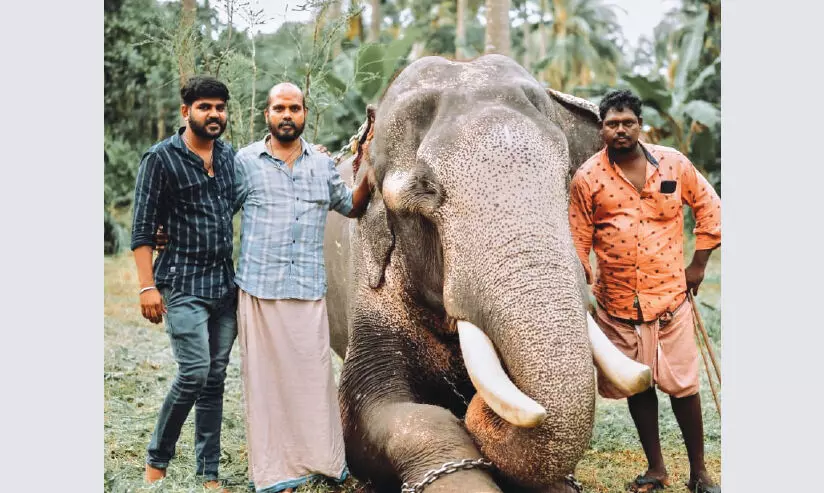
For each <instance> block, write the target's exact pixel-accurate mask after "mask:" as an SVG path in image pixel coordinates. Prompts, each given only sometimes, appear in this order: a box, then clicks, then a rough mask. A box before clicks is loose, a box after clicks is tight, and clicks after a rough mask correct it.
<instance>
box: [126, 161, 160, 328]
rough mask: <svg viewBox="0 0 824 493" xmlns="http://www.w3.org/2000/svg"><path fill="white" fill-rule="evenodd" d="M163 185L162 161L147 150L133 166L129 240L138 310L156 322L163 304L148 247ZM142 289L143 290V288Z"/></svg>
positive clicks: (153, 242) (153, 233) (152, 234)
mask: <svg viewBox="0 0 824 493" xmlns="http://www.w3.org/2000/svg"><path fill="white" fill-rule="evenodd" d="M165 186H166V176H165V174H164V171H163V165H162V163H161V162H160V160H159V159H158V158H157V156H156V155H155V154H154V153H147V154H146V155H144V157H143V160H142V161H141V162H140V167H139V168H138V170H137V180H136V184H135V192H134V193H135V198H134V219H133V221H132V244H131V248H132V251H133V252H134V261H135V265H136V266H137V277H138V281H139V283H140V311H141V313H142V314H143V317H144V318H146V319H148V320H149V321H151V322H152V323H160V321H161V320H163V314H164V313H166V307H165V305H164V304H163V298H162V297H161V296H160V293H159V292H158V290H157V288H155V287H154V286H155V281H154V274H153V272H152V251H153V249H154V246H155V241H154V235H155V231H156V230H157V213H158V206H159V203H160V194H161V192H162V191H163V189H164V188H165ZM144 289H145V291H144Z"/></svg>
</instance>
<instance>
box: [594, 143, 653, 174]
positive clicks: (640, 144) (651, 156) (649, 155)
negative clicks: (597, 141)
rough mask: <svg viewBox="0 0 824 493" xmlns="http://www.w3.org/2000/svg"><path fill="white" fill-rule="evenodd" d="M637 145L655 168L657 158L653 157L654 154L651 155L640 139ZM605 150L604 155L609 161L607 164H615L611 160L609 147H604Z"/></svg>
mask: <svg viewBox="0 0 824 493" xmlns="http://www.w3.org/2000/svg"><path fill="white" fill-rule="evenodd" d="M638 146H639V147H640V148H641V150H642V151H644V156H645V157H646V158H647V161H648V162H649V163H650V164H651V165H653V166H655V167H656V168H657V167H658V160H657V159H655V156H653V155H652V153H651V152H650V151H649V150H648V149H647V147H646V146H645V145H643V144H642V143H641V141H640V140H639V141H638ZM605 152H606V155H607V161H608V162H609V164H611V165H613V166H615V161H613V160H612V156H611V155H610V153H609V147H606V148H605Z"/></svg>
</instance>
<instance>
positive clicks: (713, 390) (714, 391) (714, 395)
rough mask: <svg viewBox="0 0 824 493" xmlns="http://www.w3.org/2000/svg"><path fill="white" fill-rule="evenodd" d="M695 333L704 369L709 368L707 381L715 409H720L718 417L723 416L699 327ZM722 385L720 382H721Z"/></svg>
mask: <svg viewBox="0 0 824 493" xmlns="http://www.w3.org/2000/svg"><path fill="white" fill-rule="evenodd" d="M695 335H696V337H697V338H698V341H697V342H698V351H699V352H700V353H701V359H703V360H704V369H706V370H707V381H708V382H709V383H710V390H712V398H713V400H714V401H715V409H716V410H717V411H718V417H721V404H720V403H719V402H718V392H717V391H716V390H715V384H714V383H713V381H712V374H711V373H710V366H709V363H708V362H707V355H706V354H705V352H706V348H705V347H704V345H703V344H701V338H700V337H699V336H698V329H697V328H696V330H695ZM719 385H720V382H719Z"/></svg>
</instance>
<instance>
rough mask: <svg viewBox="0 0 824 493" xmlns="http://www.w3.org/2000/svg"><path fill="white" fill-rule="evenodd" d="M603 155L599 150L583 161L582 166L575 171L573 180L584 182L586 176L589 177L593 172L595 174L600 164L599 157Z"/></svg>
mask: <svg viewBox="0 0 824 493" xmlns="http://www.w3.org/2000/svg"><path fill="white" fill-rule="evenodd" d="M603 153H604V150H603V149H602V150H600V151H598V152H596V153H595V154H593V155H592V156H591V157H590V158H589V159H587V160H586V161H584V164H582V165H581V166H579V167H578V170H577V171H575V176H574V177H573V180H576V181H580V180H585V179H586V177H587V176H589V175H591V174H592V173H593V172H596V171H597V170H598V169H599V168H598V165H599V164H600V163H601V156H602V154H603Z"/></svg>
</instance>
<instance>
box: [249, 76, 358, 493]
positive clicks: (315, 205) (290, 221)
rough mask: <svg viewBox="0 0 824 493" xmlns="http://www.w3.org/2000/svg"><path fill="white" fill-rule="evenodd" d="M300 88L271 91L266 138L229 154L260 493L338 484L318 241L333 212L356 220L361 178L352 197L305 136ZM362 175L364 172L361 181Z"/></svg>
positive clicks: (341, 475)
mask: <svg viewBox="0 0 824 493" xmlns="http://www.w3.org/2000/svg"><path fill="white" fill-rule="evenodd" d="M306 114H307V109H306V107H305V105H304V97H303V93H302V92H301V90H300V89H299V88H298V87H297V86H295V85H293V84H289V83H283V84H278V85H276V86H274V87H273V88H272V89H271V90H270V92H269V96H268V99H267V106H266V110H265V111H264V116H265V118H266V123H267V126H268V127H269V134H267V135H266V137H265V138H263V139H262V140H260V141H257V142H254V143H252V144H251V145H249V146H247V147H245V148H243V149H241V150H240V151H238V153H237V155H236V157H235V172H236V177H235V187H236V188H235V190H236V193H235V208H236V209H237V208H239V207H242V209H243V213H242V222H241V236H240V242H241V246H240V258H239V262H238V269H237V274H236V276H235V283H236V284H237V286H238V287H239V295H238V342H239V344H240V348H241V375H242V381H243V391H244V400H245V405H246V409H245V412H246V423H247V430H246V436H247V441H248V450H249V475H250V479H251V481H252V482H253V483H254V486H255V489H256V491H258V492H276V491H283V490H286V491H291V489H292V488H296V487H297V486H299V485H300V484H303V483H304V482H307V481H309V480H310V479H312V478H313V477H314V476H317V475H321V476H326V477H330V478H333V479H336V480H339V481H342V480H343V479H345V478H346V476H347V474H348V471H347V468H346V462H345V450H344V445H343V433H342V428H341V423H340V411H339V408H338V401H337V388H336V386H335V383H334V380H333V376H332V367H331V353H330V344H329V325H328V318H327V313H326V301H325V295H326V272H325V266H324V259H323V236H324V229H325V227H326V217H327V213H328V211H330V210H334V211H336V212H338V213H340V214H342V215H344V216H347V217H358V216H359V215H360V214H362V213H363V211H364V210H365V209H366V206H367V203H368V202H369V197H370V183H369V182H370V180H369V179H363V180H362V181H361V183H360V185H359V186H358V187H357V188H356V189H355V190H354V192H353V191H352V190H351V189H350V188H348V187H347V186H346V184H345V183H344V182H343V180H342V179H341V177H340V174H339V173H338V170H337V168H336V167H335V165H334V162H333V161H332V160H331V159H330V158H329V157H328V156H327V155H325V154H323V153H321V152H318V151H316V150H315V149H313V148H312V146H311V145H309V144H308V143H307V142H306V141H305V140H304V139H303V138H301V133H302V132H303V129H304V122H305V119H306ZM367 175H368V173H367Z"/></svg>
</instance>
